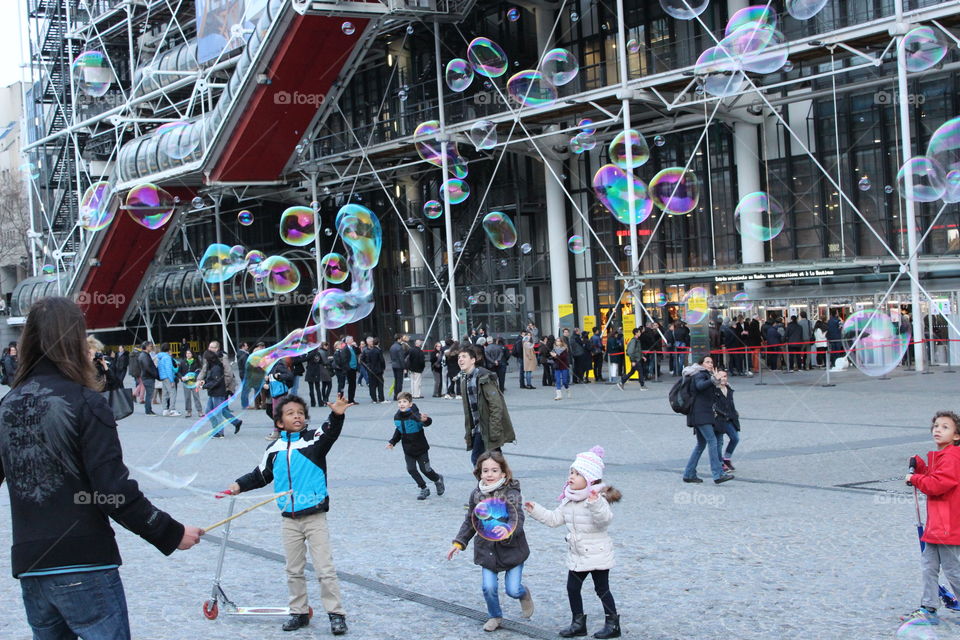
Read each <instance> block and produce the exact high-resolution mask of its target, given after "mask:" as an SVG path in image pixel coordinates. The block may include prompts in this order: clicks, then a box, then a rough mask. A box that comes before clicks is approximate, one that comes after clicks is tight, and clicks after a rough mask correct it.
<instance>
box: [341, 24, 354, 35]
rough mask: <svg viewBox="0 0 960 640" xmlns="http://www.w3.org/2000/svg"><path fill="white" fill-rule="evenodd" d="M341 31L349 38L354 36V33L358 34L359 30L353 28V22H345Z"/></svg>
mask: <svg viewBox="0 0 960 640" xmlns="http://www.w3.org/2000/svg"><path fill="white" fill-rule="evenodd" d="M340 31H343V32H344V33H345V34H347V35H348V36H352V35H353V34H354V33H356V31H357V28H356V27H355V26H353V23H352V22H344V23H343V24H342V25H340Z"/></svg>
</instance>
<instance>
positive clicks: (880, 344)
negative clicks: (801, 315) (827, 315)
mask: <svg viewBox="0 0 960 640" xmlns="http://www.w3.org/2000/svg"><path fill="white" fill-rule="evenodd" d="M841 338H842V340H843V348H844V350H846V352H847V359H849V360H851V361H852V362H853V364H855V365H857V368H858V369H860V371H862V372H863V373H865V374H867V375H868V376H882V375H886V374H888V373H890V372H891V371H893V370H894V369H895V368H896V367H897V365H899V364H900V361H901V360H903V356H904V355H905V354H906V352H907V348H908V346H909V345H910V331H909V329H903V330H902V329H901V328H900V324H899V323H894V322H893V321H892V320H891V319H890V316H888V315H886V314H885V313H882V312H874V311H873V310H872V309H866V310H862V311H857V312H856V313H854V314H851V315H850V316H849V317H848V318H847V319H846V320H845V321H844V323H843V329H842V335H841Z"/></svg>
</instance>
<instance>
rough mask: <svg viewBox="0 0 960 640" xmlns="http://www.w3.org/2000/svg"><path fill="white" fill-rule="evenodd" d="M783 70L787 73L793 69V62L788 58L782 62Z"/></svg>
mask: <svg viewBox="0 0 960 640" xmlns="http://www.w3.org/2000/svg"><path fill="white" fill-rule="evenodd" d="M783 70H784V71H786V72H788V73H789V72H790V71H793V62H791V61H790V60H787V61H786V62H784V63H783Z"/></svg>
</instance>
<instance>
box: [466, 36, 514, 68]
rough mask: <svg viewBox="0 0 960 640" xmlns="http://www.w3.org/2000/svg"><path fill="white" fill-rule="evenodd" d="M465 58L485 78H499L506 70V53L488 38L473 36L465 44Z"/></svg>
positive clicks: (507, 64)
mask: <svg viewBox="0 0 960 640" xmlns="http://www.w3.org/2000/svg"><path fill="white" fill-rule="evenodd" d="M467 60H469V61H470V64H471V65H472V66H473V70H474V71H475V72H476V73H478V74H480V75H481V76H486V77H487V78H499V77H500V76H502V75H503V74H505V73H506V72H507V67H508V66H509V64H510V63H509V62H508V60H507V54H506V53H504V51H503V49H501V48H500V45H498V44H497V43H496V42H494V41H493V40H491V39H490V38H474V39H473V40H472V41H471V42H470V44H469V45H467Z"/></svg>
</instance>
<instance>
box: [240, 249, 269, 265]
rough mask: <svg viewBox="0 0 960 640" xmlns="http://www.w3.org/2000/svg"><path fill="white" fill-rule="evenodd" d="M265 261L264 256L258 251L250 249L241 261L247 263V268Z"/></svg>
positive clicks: (265, 257)
mask: <svg viewBox="0 0 960 640" xmlns="http://www.w3.org/2000/svg"><path fill="white" fill-rule="evenodd" d="M266 259H267V256H266V254H265V253H264V252H263V251H260V250H259V249H251V250H250V251H248V252H247V255H246V256H244V258H243V261H244V262H246V263H247V267H248V268H249V267H250V266H251V265H255V264H260V263H261V262H263V261H264V260H266Z"/></svg>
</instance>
